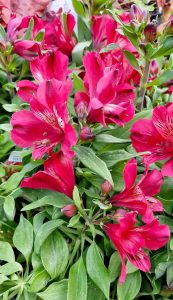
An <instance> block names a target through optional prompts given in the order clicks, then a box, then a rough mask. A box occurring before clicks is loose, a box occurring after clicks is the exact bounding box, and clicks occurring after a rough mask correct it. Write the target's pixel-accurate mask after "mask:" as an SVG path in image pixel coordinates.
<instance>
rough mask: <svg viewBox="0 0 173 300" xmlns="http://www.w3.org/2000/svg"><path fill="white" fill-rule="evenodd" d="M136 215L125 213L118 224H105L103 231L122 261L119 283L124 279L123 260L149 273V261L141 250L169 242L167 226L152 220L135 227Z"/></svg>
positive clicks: (154, 247)
mask: <svg viewBox="0 0 173 300" xmlns="http://www.w3.org/2000/svg"><path fill="white" fill-rule="evenodd" d="M135 223H136V213H132V212H130V213H127V214H126V215H125V217H124V218H121V219H120V222H119V224H105V225H104V231H105V233H106V234H107V236H108V237H109V238H110V240H111V241H112V243H113V244H114V246H115V247H116V249H117V251H118V252H119V255H120V257H121V261H122V269H121V275H120V283H123V282H124V281H125V278H126V265H125V259H127V260H129V261H130V262H131V264H133V265H134V266H135V267H136V268H137V269H139V270H141V271H144V272H149V270H150V260H149V257H148V256H147V255H146V253H145V251H144V250H143V249H148V250H157V249H159V248H161V247H163V246H164V245H165V244H166V243H167V242H168V240H169V237H170V231H169V227H168V226H167V225H160V224H159V221H158V220H156V219H154V220H153V221H152V222H151V223H149V224H146V225H144V226H140V227H135Z"/></svg>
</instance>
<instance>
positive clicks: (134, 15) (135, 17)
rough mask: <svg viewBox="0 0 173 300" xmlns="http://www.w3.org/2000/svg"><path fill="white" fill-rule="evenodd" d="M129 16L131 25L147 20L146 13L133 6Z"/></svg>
mask: <svg viewBox="0 0 173 300" xmlns="http://www.w3.org/2000/svg"><path fill="white" fill-rule="evenodd" d="M129 16H130V22H132V24H135V23H136V24H140V23H142V22H147V20H148V14H147V11H145V10H144V11H142V10H141V9H140V7H139V6H137V5H135V4H133V5H132V6H131V8H130V13H129Z"/></svg>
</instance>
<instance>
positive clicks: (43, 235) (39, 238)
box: [34, 220, 64, 253]
mask: <svg viewBox="0 0 173 300" xmlns="http://www.w3.org/2000/svg"><path fill="white" fill-rule="evenodd" d="M63 223H64V221H63V220H52V221H48V222H46V223H44V224H43V225H41V227H40V229H39V230H38V231H37V234H36V237H35V243H34V249H35V251H36V253H39V250H40V247H41V245H42V244H43V243H44V241H45V240H46V239H47V237H48V236H49V235H50V234H51V233H52V232H53V231H54V230H55V229H56V228H58V227H59V226H61V225H62V224H63Z"/></svg>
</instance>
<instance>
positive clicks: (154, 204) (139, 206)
mask: <svg viewBox="0 0 173 300" xmlns="http://www.w3.org/2000/svg"><path fill="white" fill-rule="evenodd" d="M123 175H124V184H125V188H124V190H123V191H122V192H121V193H119V194H116V195H114V196H113V197H112V198H111V199H110V202H111V203H112V205H114V206H120V207H125V208H128V209H130V210H133V211H136V212H138V213H139V214H141V215H142V219H143V221H144V222H146V223H148V222H151V221H152V220H153V218H154V216H153V212H159V211H163V206H162V204H161V202H160V201H159V200H157V199H156V198H154V197H153V196H154V195H155V194H157V193H159V191H160V188H161V185H162V183H163V177H162V174H161V172H159V171H158V170H157V169H154V170H152V171H151V172H149V173H145V174H144V175H143V176H142V177H141V179H140V180H139V182H138V183H136V179H137V162H136V160H135V159H134V158H133V159H131V160H130V161H129V162H128V163H127V164H126V166H125V168H124V172H123Z"/></svg>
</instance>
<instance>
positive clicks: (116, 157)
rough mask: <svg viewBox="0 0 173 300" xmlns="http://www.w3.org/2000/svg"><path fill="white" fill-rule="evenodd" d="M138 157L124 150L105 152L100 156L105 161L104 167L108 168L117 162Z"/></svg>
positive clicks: (137, 154)
mask: <svg viewBox="0 0 173 300" xmlns="http://www.w3.org/2000/svg"><path fill="white" fill-rule="evenodd" d="M136 156H139V153H136V154H135V153H134V154H132V153H129V152H127V151H125V150H124V149H120V150H114V151H107V152H105V153H102V154H101V155H100V158H101V159H102V160H103V161H105V163H106V165H107V166H108V167H109V168H110V167H112V166H114V165H115V164H117V163H118V162H121V161H125V160H128V159H131V158H133V157H136Z"/></svg>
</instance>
